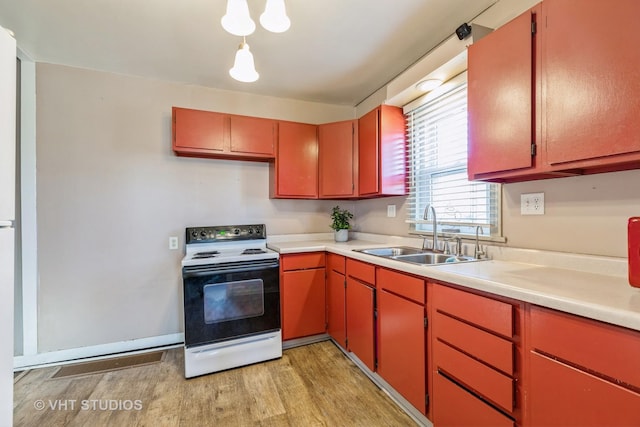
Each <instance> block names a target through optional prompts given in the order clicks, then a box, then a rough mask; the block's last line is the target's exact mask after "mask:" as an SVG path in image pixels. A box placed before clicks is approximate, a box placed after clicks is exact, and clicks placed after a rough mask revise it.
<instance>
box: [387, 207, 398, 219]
mask: <svg viewBox="0 0 640 427" xmlns="http://www.w3.org/2000/svg"><path fill="white" fill-rule="evenodd" d="M387 217H388V218H395V217H396V205H387Z"/></svg>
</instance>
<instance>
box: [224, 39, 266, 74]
mask: <svg viewBox="0 0 640 427" xmlns="http://www.w3.org/2000/svg"><path fill="white" fill-rule="evenodd" d="M229 75H231V77H233V78H234V79H236V80H238V81H240V82H245V83H251V82H255V81H256V80H258V78H259V77H260V74H258V72H257V71H256V67H255V64H254V62H253V55H252V54H251V51H250V50H249V45H248V44H247V41H246V40H244V39H243V41H242V43H241V44H240V46H239V47H238V51H237V52H236V60H235V61H234V63H233V68H231V69H230V70H229Z"/></svg>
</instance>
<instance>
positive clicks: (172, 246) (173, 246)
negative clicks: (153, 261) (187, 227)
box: [169, 236, 178, 251]
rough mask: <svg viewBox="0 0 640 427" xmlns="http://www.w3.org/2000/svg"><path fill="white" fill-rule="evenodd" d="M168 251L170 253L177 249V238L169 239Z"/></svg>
mask: <svg viewBox="0 0 640 427" xmlns="http://www.w3.org/2000/svg"><path fill="white" fill-rule="evenodd" d="M169 249H170V250H172V251H174V250H176V249H178V237H176V236H171V237H169Z"/></svg>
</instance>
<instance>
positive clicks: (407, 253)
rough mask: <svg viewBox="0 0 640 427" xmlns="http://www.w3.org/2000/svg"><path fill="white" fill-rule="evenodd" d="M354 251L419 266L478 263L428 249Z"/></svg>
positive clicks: (404, 247) (395, 247) (395, 248)
mask: <svg viewBox="0 0 640 427" xmlns="http://www.w3.org/2000/svg"><path fill="white" fill-rule="evenodd" d="M354 251H355V252H361V253H363V254H368V255H375V256H379V257H383V258H389V259H395V260H397V261H403V262H409V263H412V264H419V265H438V264H448V263H457V262H471V261H478V259H476V258H473V257H470V256H456V255H447V254H443V253H439V252H433V251H430V250H428V249H417V248H410V247H407V246H394V247H388V248H371V249H354Z"/></svg>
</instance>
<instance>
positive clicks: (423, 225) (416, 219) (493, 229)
mask: <svg viewBox="0 0 640 427" xmlns="http://www.w3.org/2000/svg"><path fill="white" fill-rule="evenodd" d="M466 84H467V72H466V71H465V72H463V73H461V74H459V75H458V76H456V77H454V78H453V79H451V80H449V81H448V82H446V83H445V84H443V85H442V86H440V87H439V88H437V89H435V90H433V91H431V92H429V93H428V94H426V95H424V96H422V97H420V98H418V99H416V100H414V101H412V102H410V103H409V104H407V105H405V106H404V108H403V111H404V114H405V117H406V118H407V144H408V152H409V153H413V152H415V151H414V148H413V146H412V144H414V140H413V135H412V123H411V118H410V114H411V112H413V111H414V110H416V109H417V108H420V107H423V106H425V105H433V104H434V103H435V102H438V100H439V99H443V97H446V96H447V95H449V94H452V93H454V92H455V91H456V90H460V88H461V86H463V85H466ZM465 90H468V89H465ZM466 114H467V117H466V122H467V123H468V119H469V112H468V110H467V112H466ZM466 134H467V138H466V140H467V141H468V126H467V129H466ZM412 161H413V157H412V155H411V154H410V155H409V156H408V157H407V172H408V173H407V180H408V183H407V185H408V188H409V195H408V198H407V202H408V207H407V210H406V211H407V219H406V222H407V223H408V224H409V228H410V231H409V234H416V235H420V236H431V235H433V230H432V229H433V227H432V221H431V219H430V220H428V221H425V220H424V219H422V212H419V208H418V206H425V207H426V206H428V204H430V203H431V200H429V201H427V202H425V201H424V198H425V194H426V195H427V197H430V196H429V193H430V191H431V190H430V189H427V190H424V191H422V192H420V193H422V194H417V195H416V194H415V193H414V189H415V187H416V185H417V184H416V183H417V181H418V180H416V177H415V175H414V167H413V165H412V164H411V162H412ZM454 171H455V172H454ZM462 171H464V172H463V173H464V175H465V177H466V176H467V164H466V162H465V163H464V165H462V164H461V163H460V164H459V165H458V166H445V167H441V168H434V169H433V170H432V171H431V174H432V175H433V174H448V173H457V174H460V173H461V172H462ZM423 172H424V170H423ZM466 179H467V180H468V178H466ZM468 182H469V183H470V184H472V185H473V184H479V185H486V186H487V191H493V192H494V194H493V200H494V206H490V207H489V210H490V211H491V212H492V215H494V216H495V223H494V224H492V225H491V226H486V227H483V231H484V230H486V231H487V232H488V233H482V234H479V236H478V238H479V239H480V240H483V241H491V242H502V243H503V242H506V238H505V237H504V235H503V231H502V191H503V187H502V184H496V183H485V182H481V181H468ZM429 183H431V181H429ZM487 198H490V196H489V195H487ZM421 199H422V202H420V201H419V200H421ZM412 204H415V209H414V208H413V207H412V206H411V205H412ZM438 213H439V212H438ZM490 215H491V214H490ZM475 227H476V226H475V225H473V224H472V223H464V222H463V223H461V222H459V221H447V220H446V219H445V218H442V217H441V215H438V235H442V236H443V237H445V238H449V237H454V236H458V237H461V238H473V239H475V237H476V233H475Z"/></svg>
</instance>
